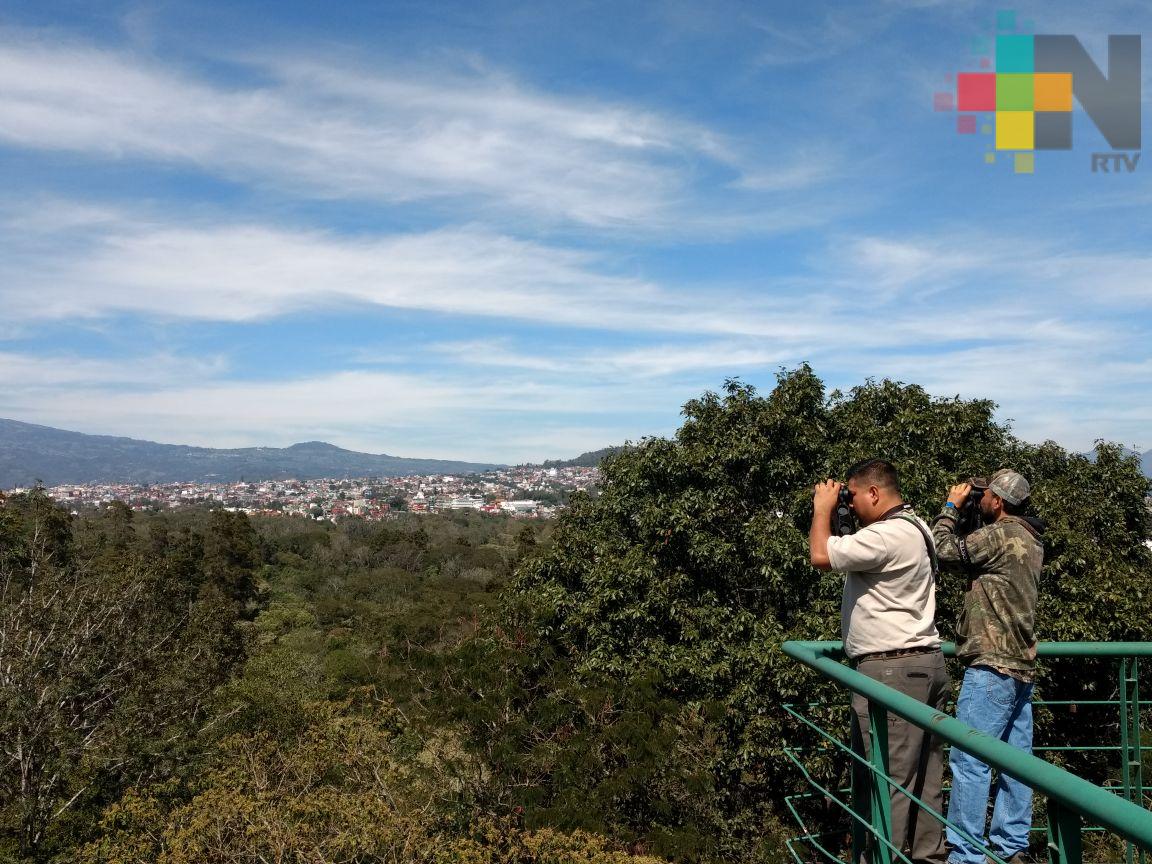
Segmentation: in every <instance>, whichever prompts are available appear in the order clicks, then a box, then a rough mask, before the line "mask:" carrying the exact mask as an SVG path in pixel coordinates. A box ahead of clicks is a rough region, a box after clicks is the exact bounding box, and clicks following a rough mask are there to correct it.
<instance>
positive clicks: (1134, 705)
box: [1120, 657, 1145, 864]
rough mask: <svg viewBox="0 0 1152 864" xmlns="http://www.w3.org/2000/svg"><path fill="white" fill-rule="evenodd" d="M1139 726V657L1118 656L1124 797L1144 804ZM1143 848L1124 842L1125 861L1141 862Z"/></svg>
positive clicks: (1142, 761) (1127, 862)
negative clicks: (1119, 657) (1137, 848)
mask: <svg viewBox="0 0 1152 864" xmlns="http://www.w3.org/2000/svg"><path fill="white" fill-rule="evenodd" d="M1142 743H1143V740H1142V735H1141V729H1140V658H1139V657H1122V658H1121V659H1120V758H1121V759H1122V760H1123V771H1122V772H1121V779H1122V782H1123V786H1124V797H1125V798H1126V799H1128V800H1129V801H1131V802H1132V803H1134V804H1136V805H1138V806H1141V807H1143V806H1144V759H1143V756H1144V754H1143V748H1142ZM1144 858H1145V853H1144V850H1143V849H1141V850H1139V852H1138V854H1137V850H1136V847H1135V846H1134V845H1133V844H1132V843H1131V841H1128V842H1126V843H1125V844H1124V860H1125V864H1134V860H1138V861H1139V864H1144Z"/></svg>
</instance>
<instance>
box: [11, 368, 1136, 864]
mask: <svg viewBox="0 0 1152 864" xmlns="http://www.w3.org/2000/svg"><path fill="white" fill-rule="evenodd" d="M992 408H993V406H992V405H991V404H990V403H988V402H984V401H964V400H956V399H932V398H930V397H928V395H927V394H926V393H924V392H923V391H922V390H921V389H920V388H918V387H914V386H905V385H898V384H894V383H891V382H881V383H872V382H869V383H867V384H865V385H864V386H862V387H859V388H856V389H854V390H852V391H851V392H849V393H836V392H833V393H831V394H827V393H826V392H825V390H824V387H823V385H822V384H821V382H820V381H819V380H818V379H817V378H816V376H815V375H813V374H812V372H811V371H810V370H809V369H808V368H807V367H801V368H800V369H797V370H795V371H793V372H790V373H786V374H782V375H781V377H780V380H779V382H778V384H777V386H776V388H775V389H774V390H773V391H772V392H771V393H769V394H767V395H764V396H761V395H759V394H757V393H755V392H754V391H753V390H752V388H750V387H747V386H744V385H741V384H739V383H738V382H729V384H728V385H727V386H726V387H725V390H724V392H723V393H721V394H705V395H704V396H702V397H701V398H699V399H697V400H694V401H692V402H690V403H688V405H686V406H685V409H684V414H685V422H684V424H683V426H682V427H681V429H680V430H679V431H678V432H677V434H676V435H675V437H674V438H672V439H668V440H665V439H648V440H644V441H642V442H639V443H638V444H637V445H635V446H631V447H628V448H625V449H622V450H620V451H619V452H617V453H615V454H614V455H613V456H612V457H611V458H610V459H609V460H608V461H607V462H606V463H605V465H604V467H603V482H602V484H601V488H600V491H599V494H598V495H597V497H595V498H590V497H587V496H583V495H580V496H576V498H575V499H574V501H573V506H572V508H571V509H570V510H569V511H568V512H567V513H566V514H565V515H564V516H563V517H562V518H561V519H560V520H558V522H556V523H526V522H520V521H515V520H511V519H507V518H497V517H487V516H481V515H479V514H473V513H453V514H445V515H442V516H416V515H409V514H400V517H399V518H398V519H395V520H392V521H388V522H385V523H377V524H368V523H363V522H358V521H355V520H350V521H347V522H343V523H341V524H340V525H339V526H333V525H331V524H328V523H317V522H313V521H310V520H304V519H289V518H275V519H256V520H249V519H247V518H245V517H243V516H241V515H236V514H230V513H227V512H224V511H195V510H192V511H181V512H176V513H172V514H167V515H163V516H145V515H142V514H135V515H134V514H133V513H132V512H131V511H129V510H127V509H126V508H123V507H120V506H117V505H113V506H112V507H110V508H108V509H107V510H105V511H102V512H100V513H93V514H83V515H81V516H79V517H74V518H73V517H69V516H68V515H67V514H66V513H64V512H63V511H62V510H60V509H59V508H56V507H55V506H53V505H52V503H51V502H50V501H48V500H47V499H46V498H45V497H44V496H43V494H42V493H39V492H33V493H30V494H27V495H23V496H16V497H14V498H12V499H10V500H9V501H8V502H6V504H5V506H4V507H2V508H0V586H2V590H3V592H4V593H3V597H2V606H0V676H3V678H2V681H0V685H2V689H0V754H2V755H0V760H2V761H3V765H4V770H3V772H2V773H0V861H6V860H7V861H14V862H21V864H30V862H49V861H58V862H73V861H81V862H84V864H97V862H102V864H128V862H168V864H184V862H189V864H190V862H208V864H211V862H259V861H282V862H288V861H293V862H296V861H298V862H304V861H307V862H385V861H414V862H440V861H466V862H477V864H488V862H491V864H496V862H501V864H504V862H508V864H511V862H529V861H532V862H588V864H608V862H614V864H615V862H620V864H622V862H624V861H626V860H630V861H634V860H637V858H636V857H634V856H644V855H651V856H657V857H659V858H662V859H666V860H677V861H709V862H720V861H725V862H749V864H751V862H758V861H761V862H762V861H777V860H781V859H782V857H783V854H784V853H783V851H782V846H781V837H782V836H783V834H782V831H783V829H782V828H781V827H780V822H779V820H780V819H781V817H782V813H783V810H782V806H781V801H782V797H783V795H785V794H787V793H788V792H789V791H791V790H793V789H794V788H796V786H797V778H796V777H795V776H794V773H793V772H792V771H791V770H790V769H789V767H788V764H787V762H786V761H785V760H783V759H782V758H781V751H782V746H783V744H782V741H783V739H784V738H785V736H787V737H788V738H790V739H791V740H794V741H795V740H798V739H799V738H801V734H802V733H801V732H800V730H797V729H795V728H791V727H788V726H787V725H786V723H785V720H784V716H783V714H782V712H781V711H780V710H779V705H780V703H781V702H783V701H802V702H807V701H809V700H813V699H818V698H820V697H821V696H823V695H826V694H825V693H824V690H823V688H822V686H821V684H820V682H818V681H815V680H813V678H812V676H810V675H808V674H807V673H805V672H804V671H803V670H802V669H800V668H798V667H797V666H796V664H794V663H793V662H791V661H789V660H788V659H787V658H786V657H784V656H783V655H782V653H781V652H780V650H779V645H780V643H781V642H782V641H783V640H785V639H788V638H805V639H813V638H835V637H836V635H837V629H838V607H839V596H840V582H839V579H838V577H836V576H835V575H832V574H822V573H820V572H818V571H815V570H813V569H812V568H811V567H810V566H809V565H808V558H807V546H806V535H807V523H808V519H809V515H810V494H811V493H810V490H811V485H812V483H813V482H814V481H815V480H817V479H821V478H823V477H825V476H837V475H839V474H841V473H842V472H843V470H844V468H845V467H846V466H847V465H848V464H850V463H851V462H854V461H856V460H857V459H859V458H862V457H864V456H869V455H873V454H877V453H880V454H883V455H885V456H886V457H887V458H890V459H892V460H893V461H895V462H896V463H897V465H898V466H899V467H900V469H901V471H902V473H903V476H904V478H905V492H906V496H907V497H908V498H909V500H911V501H912V502H913V503H914V504H915V505H916V506H917V508H918V509H919V510H920V511H921V512H922V513H924V514H931V513H932V512H934V511H935V509H936V507H937V506H938V505H939V503H940V502H941V501H942V498H943V494H944V491H945V490H946V489H947V487H948V486H949V485H950V484H951V483H953V482H955V481H956V480H957V479H958V478H961V477H964V476H966V475H969V474H972V473H984V472H987V471H988V470H989V469H991V468H994V467H997V466H999V465H1012V466H1014V467H1016V468H1018V469H1019V470H1021V471H1022V472H1024V473H1025V474H1026V475H1027V476H1028V477H1029V478H1030V479H1031V480H1032V481H1033V484H1034V488H1035V490H1036V492H1035V496H1034V497H1035V500H1036V506H1037V509H1038V511H1039V512H1040V513H1041V514H1042V515H1043V516H1044V517H1045V518H1046V519H1047V520H1048V522H1049V525H1050V528H1049V533H1048V549H1049V554H1048V563H1047V565H1046V568H1045V571H1044V577H1043V578H1044V584H1043V586H1042V597H1043V600H1042V607H1041V622H1040V623H1041V635H1042V637H1043V638H1047V639H1139V638H1143V637H1144V631H1145V623H1144V622H1146V621H1147V620H1149V613H1150V612H1152V608H1150V605H1152V599H1150V595H1149V592H1148V591H1147V587H1146V585H1145V580H1146V578H1147V574H1148V572H1149V564H1150V563H1152V561H1150V553H1149V550H1148V548H1147V547H1146V546H1145V545H1144V542H1143V541H1144V540H1146V539H1147V538H1148V536H1149V526H1148V515H1147V512H1148V511H1147V508H1146V504H1145V496H1146V494H1147V492H1148V482H1147V480H1146V479H1145V478H1143V477H1142V475H1141V474H1140V471H1139V466H1138V465H1137V463H1136V461H1135V460H1134V459H1132V458H1126V457H1125V456H1123V454H1122V452H1121V451H1120V450H1119V449H1118V448H1116V447H1113V446H1111V445H1100V446H1099V447H1098V448H1097V452H1096V456H1095V459H1094V460H1089V459H1086V458H1084V457H1082V456H1077V455H1073V454H1068V453H1065V452H1064V451H1062V450H1061V449H1060V448H1059V447H1057V446H1055V445H1052V444H1045V445H1042V446H1033V445H1029V444H1026V443H1023V442H1020V441H1018V440H1016V439H1015V438H1014V437H1013V436H1012V435H1011V433H1010V431H1009V430H1007V429H1005V428H1003V427H1002V426H999V425H997V424H996V423H995V422H994V421H993V420H992ZM957 582H958V579H957V578H956V577H948V576H945V577H944V578H943V580H942V583H941V597H942V600H943V604H942V606H943V608H942V611H941V621H942V623H943V624H945V625H947V622H948V621H950V620H952V616H953V612H954V606H955V603H956V600H957V599H958V596H959V593H960V586H959V585H958V584H957ZM1049 674H1050V676H1051V677H1050V678H1049V679H1048V680H1049V681H1056V682H1059V684H1060V686H1061V688H1062V692H1064V693H1069V692H1071V693H1085V694H1087V693H1090V692H1094V691H1095V692H1100V691H1108V690H1110V688H1111V687H1112V686H1113V684H1112V682H1111V677H1110V676H1111V670H1110V669H1108V668H1104V667H1100V668H1095V667H1092V666H1085V665H1084V664H1081V665H1079V666H1077V668H1076V669H1075V671H1074V670H1073V669H1071V668H1067V669H1065V668H1062V667H1058V666H1055V667H1052V668H1051V669H1050V670H1049ZM827 710H828V712H829V713H828V716H829V717H830V718H833V719H832V720H831V722H832V723H836V722H839V719H840V718H841V716H842V715H841V713H838V712H837V711H836V709H833V708H829V709H827ZM1067 719H1068V718H1067V717H1051V718H1049V723H1050V724H1052V725H1053V727H1055V728H1056V732H1057V733H1058V734H1059V733H1061V731H1063V732H1067V731H1068V729H1067V728H1065V729H1062V728H1061V724H1062V723H1063V724H1064V726H1067V725H1068V724H1067V722H1066V721H1067ZM1069 728H1070V727H1069ZM1083 734H1084V733H1083V730H1082V731H1081V739H1082V738H1083ZM1089 734H1095V735H1098V736H1099V737H1100V740H1105V739H1108V738H1110V737H1113V736H1114V734H1115V732H1114V730H1110V729H1108V728H1106V727H1105V726H1104V725H1103V724H1100V725H1099V726H1098V727H1096V728H1094V729H1093V730H1091V732H1090V733H1089ZM1074 767H1076V768H1077V769H1078V770H1081V771H1084V772H1086V773H1091V772H1092V771H1096V770H1097V768H1096V766H1094V765H1091V764H1088V763H1083V764H1079V763H1078V764H1076V765H1075V766H1074ZM841 769H842V766H837V765H833V764H831V762H830V761H827V762H825V763H823V764H822V763H820V762H819V761H817V763H816V770H818V771H820V772H822V773H824V774H825V775H827V776H829V777H834V776H835V775H836V773H837V771H839V770H841ZM1099 779H1102V778H1099ZM650 860H655V859H650Z"/></svg>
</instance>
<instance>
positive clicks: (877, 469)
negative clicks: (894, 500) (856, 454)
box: [846, 459, 900, 495]
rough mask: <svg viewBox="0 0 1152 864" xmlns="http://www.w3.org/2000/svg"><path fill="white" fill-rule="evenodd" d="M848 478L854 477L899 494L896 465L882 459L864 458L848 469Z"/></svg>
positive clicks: (898, 477)
mask: <svg viewBox="0 0 1152 864" xmlns="http://www.w3.org/2000/svg"><path fill="white" fill-rule="evenodd" d="M846 479H848V480H852V479H856V480H859V481H862V482H865V483H867V484H869V485H870V486H879V487H880V488H881V489H890V490H892V491H893V492H895V493H896V494H897V495H899V494H900V475H899V474H897V473H896V466H895V465H893V464H892V463H891V462H888V461H886V460H884V459H864V460H862V461H860V462H857V463H856V464H855V465H853V466H852V467H851V468H849V469H848V476H847V478H846Z"/></svg>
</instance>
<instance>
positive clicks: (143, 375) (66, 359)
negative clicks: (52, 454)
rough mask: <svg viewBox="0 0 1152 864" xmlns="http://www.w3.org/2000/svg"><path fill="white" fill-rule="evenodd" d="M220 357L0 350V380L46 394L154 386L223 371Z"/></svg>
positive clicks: (14, 387) (226, 369) (206, 376)
mask: <svg viewBox="0 0 1152 864" xmlns="http://www.w3.org/2000/svg"><path fill="white" fill-rule="evenodd" d="M227 371H228V364H227V362H226V361H225V360H224V358H223V357H180V356H176V355H173V354H152V355H147V356H133V357H130V358H127V359H125V360H100V359H93V358H91V357H82V356H76V355H74V354H73V355H68V356H54V357H45V356H32V355H29V354H20V353H17V352H13V351H0V381H5V382H7V386H8V387H9V389H10V390H17V389H20V390H26V391H31V390H36V391H48V392H49V393H50V392H51V391H52V390H53V389H55V388H59V387H70V386H77V385H91V386H96V387H156V386H162V385H174V384H181V383H183V382H185V381H187V380H189V379H203V378H213V377H217V376H220V375H223V374H225V373H226V372H227Z"/></svg>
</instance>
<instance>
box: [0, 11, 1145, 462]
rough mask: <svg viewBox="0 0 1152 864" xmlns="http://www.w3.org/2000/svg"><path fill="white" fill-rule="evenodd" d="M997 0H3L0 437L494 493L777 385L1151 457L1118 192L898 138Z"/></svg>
mask: <svg viewBox="0 0 1152 864" xmlns="http://www.w3.org/2000/svg"><path fill="white" fill-rule="evenodd" d="M1001 8H1004V4H1002V3H1001V4H988V3H979V2H963V0H953V2H948V3H936V2H932V0H919V2H899V0H892V2H867V3H862V2H838V3H825V4H821V3H815V4H810V5H807V6H804V7H803V8H801V7H799V6H798V5H797V4H792V3H767V2H762V3H742V2H734V0H714V2H709V3H699V2H697V3H689V2H637V3H618V2H616V3H607V2H604V3H601V2H579V0H568V2H562V3H553V2H515V3H513V2H458V3H454V2H420V3H416V2H411V3H409V2H375V3H354V2H348V3H334V4H325V5H321V4H316V3H305V2H285V0H278V2H275V3H273V2H266V3H255V2H250V3H245V2H238V3H222V2H220V3H207V2H203V0H201V2H194V3H193V2H184V0H168V2H157V3H118V2H115V0H102V2H99V3H97V2H67V3H64V2H59V3H43V2H37V3H32V2H19V0H18V2H8V3H6V4H5V5H4V6H2V7H0V184H2V187H3V189H4V194H3V196H0V308H2V309H3V312H4V314H3V315H2V316H0V376H2V379H3V381H4V382H5V384H4V386H3V387H2V388H0V416H3V417H8V418H12V419H17V420H24V421H28V422H34V423H43V424H47V425H52V426H58V427H63V428H68V429H76V430H79V431H84V432H91V433H102V434H117V435H130V436H133V437H138V438H149V439H152V440H157V441H164V442H170V443H187V444H201V445H208V446H220V447H224V446H247V445H287V444H291V443H293V442H296V441H301V440H311V439H323V440H327V441H330V442H332V443H335V444H339V445H341V446H345V447H349V448H352V449H357V450H364V451H368V452H377V453H379V452H386V453H391V454H394V455H402V456H437V457H445V458H448V457H451V458H465V459H476V460H491V461H502V462H519V461H526V460H539V459H544V458H559V457H565V456H571V455H575V454H577V453H579V452H581V451H584V450H589V449H595V448H598V447H602V446H605V445H608V444H614V443H620V442H622V441H624V440H626V439H632V440H635V439H637V438H640V437H641V436H644V435H666V434H670V433H671V432H672V431H673V430H674V429H675V428H676V427H677V425H678V424H679V422H680V415H679V411H680V406H681V405H682V404H683V403H684V402H685V401H687V400H688V399H691V398H693V397H695V396H697V395H699V394H700V393H702V392H703V391H704V390H708V389H712V390H715V389H717V388H719V387H720V386H721V385H722V383H723V381H724V380H725V379H726V378H728V377H739V378H741V379H742V380H744V381H747V382H750V383H753V384H756V385H757V386H759V387H761V388H763V389H768V388H770V387H771V386H772V384H773V382H774V380H775V375H776V373H777V371H778V370H779V369H780V368H782V367H784V368H793V367H795V366H796V365H797V364H799V363H801V362H805V361H807V362H809V363H811V364H812V366H813V368H814V369H815V370H816V372H817V374H819V375H820V376H821V377H822V378H823V379H824V381H825V382H826V383H827V385H828V386H829V388H832V387H840V388H848V387H852V386H854V385H857V384H860V383H863V382H864V381H865V380H866V379H868V378H882V377H890V378H894V379H897V380H901V381H906V382H912V383H918V384H921V385H923V386H924V387H925V388H927V389H928V391H929V392H931V393H933V394H935V395H939V396H953V395H957V394H959V395H961V396H964V397H969V398H970V397H984V398H992V399H994V400H996V401H997V402H998V403H999V405H1000V416H1001V419H1004V420H1011V421H1012V424H1013V428H1014V429H1015V430H1016V432H1017V433H1018V434H1019V435H1021V436H1022V437H1024V438H1026V439H1028V440H1033V441H1040V440H1044V439H1048V438H1051V439H1054V440H1056V441H1058V442H1060V443H1061V444H1063V445H1064V446H1066V447H1070V448H1075V449H1086V448H1087V447H1089V446H1090V445H1091V443H1092V441H1093V440H1094V439H1097V438H1106V439H1110V440H1117V441H1120V442H1122V443H1124V444H1128V445H1134V446H1137V447H1138V448H1140V449H1141V450H1143V449H1147V448H1148V447H1152V399H1149V395H1150V390H1152V387H1150V385H1152V356H1150V351H1149V336H1150V335H1152V257H1150V254H1152V253H1149V249H1150V248H1152V245H1150V243H1149V239H1150V237H1149V235H1150V233H1152V229H1150V227H1149V220H1148V218H1147V215H1146V214H1147V211H1148V205H1149V203H1150V202H1152V187H1150V185H1149V183H1148V180H1147V177H1148V176H1149V175H1148V172H1149V171H1152V164H1148V165H1145V164H1143V163H1141V164H1140V166H1139V168H1138V169H1137V171H1136V172H1135V173H1133V174H1130V175H1129V174H1125V175H1102V174H1098V173H1097V174H1093V173H1092V172H1091V170H1090V161H1091V153H1092V152H1094V151H1105V150H1109V149H1110V148H1109V147H1108V146H1107V142H1106V141H1104V139H1103V137H1102V136H1101V135H1100V134H1099V132H1098V131H1097V130H1096V129H1095V127H1094V126H1093V125H1092V123H1091V122H1090V120H1089V119H1088V117H1087V116H1086V115H1085V114H1083V112H1082V111H1080V110H1077V112H1076V114H1075V116H1074V147H1073V149H1072V150H1071V151H1067V152H1049V153H1038V154H1037V156H1036V167H1035V173H1034V174H1032V175H1016V174H1014V173H1013V171H1012V166H1011V163H1010V160H1008V159H1007V158H1005V157H1004V156H1003V155H1002V156H1001V157H1000V158H999V160H998V161H997V162H996V163H995V164H991V165H989V164H985V162H984V152H985V150H986V149H987V146H988V138H987V137H986V136H980V135H976V136H971V135H958V134H956V131H955V123H956V118H955V115H953V114H948V113H940V112H934V111H933V110H932V101H933V93H934V92H936V91H938V90H942V89H947V88H948V86H949V85H948V80H947V76H949V75H950V74H954V73H956V72H961V71H971V70H974V69H975V68H976V67H975V65H974V63H975V61H974V58H973V57H972V55H971V54H970V53H969V48H970V46H971V44H972V42H973V39H974V38H977V37H980V36H990V35H992V34H994V32H995V23H996V12H997V10H998V9H1001ZM1012 8H1015V9H1016V10H1017V12H1018V16H1019V17H1020V18H1021V19H1025V18H1031V19H1033V20H1034V21H1035V25H1036V31H1037V32H1041V33H1070V34H1073V35H1076V36H1078V37H1079V38H1080V39H1081V41H1082V43H1083V44H1084V45H1085V47H1086V48H1087V49H1088V51H1089V52H1090V53H1091V54H1092V55H1093V57H1094V59H1095V60H1096V62H1097V63H1098V64H1099V65H1101V66H1102V67H1103V68H1106V59H1105V57H1106V45H1107V36H1108V34H1110V33H1144V32H1145V31H1150V30H1152V26H1150V25H1152V9H1150V8H1149V7H1148V6H1147V4H1144V3H1103V4H1100V5H1098V6H1094V7H1092V8H1091V9H1089V8H1086V7H1085V5H1084V4H1081V3H1072V2H1045V3H1035V4H1032V5H1027V4H1017V5H1016V6H1015V7H1012ZM1145 41H1146V42H1147V40H1145ZM1148 65H1149V64H1148V63H1145V79H1146V80H1145V82H1144V93H1145V94H1148V93H1149V92H1150V88H1149V86H1148V81H1147V70H1148ZM1146 102H1147V99H1146V98H1145V103H1146ZM1143 113H1144V115H1145V117H1144V119H1145V127H1146V126H1147V119H1148V115H1149V114H1150V113H1152V112H1149V111H1147V110H1145V111H1144V112H1143ZM1145 137H1147V131H1145Z"/></svg>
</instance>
